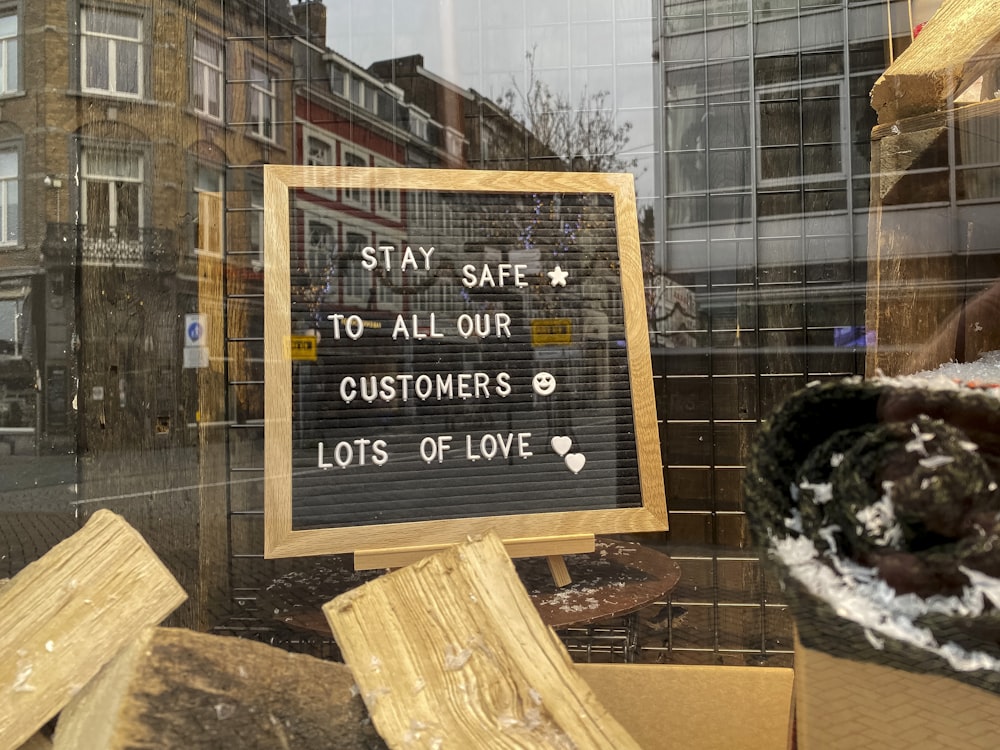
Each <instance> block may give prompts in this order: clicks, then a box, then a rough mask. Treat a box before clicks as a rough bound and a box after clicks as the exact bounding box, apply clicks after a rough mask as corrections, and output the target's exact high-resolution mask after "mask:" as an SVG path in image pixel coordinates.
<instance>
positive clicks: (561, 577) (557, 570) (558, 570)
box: [545, 555, 573, 588]
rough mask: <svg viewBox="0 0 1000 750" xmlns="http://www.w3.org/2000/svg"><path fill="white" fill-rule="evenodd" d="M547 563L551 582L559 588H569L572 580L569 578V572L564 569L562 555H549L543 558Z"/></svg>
mask: <svg viewBox="0 0 1000 750" xmlns="http://www.w3.org/2000/svg"><path fill="white" fill-rule="evenodd" d="M545 559H546V560H547V561H548V563H549V572H550V573H551V574H552V580H553V582H554V583H555V584H556V586H558V587H559V588H562V587H563V586H569V584H570V583H572V582H573V579H572V578H570V577H569V570H567V569H566V560H565V559H563V556H562V555H549V556H548V557H546V558H545Z"/></svg>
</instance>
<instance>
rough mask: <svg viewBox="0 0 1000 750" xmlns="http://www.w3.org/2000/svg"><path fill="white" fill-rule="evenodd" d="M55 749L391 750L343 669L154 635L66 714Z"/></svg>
mask: <svg viewBox="0 0 1000 750" xmlns="http://www.w3.org/2000/svg"><path fill="white" fill-rule="evenodd" d="M54 740H55V741H54V750H78V749H79V748H86V747H94V748H101V750H126V749H127V748H153V747H157V748H183V750H199V749H204V750H214V749H215V748H239V750H272V748H299V750H328V749H329V748H337V749H338V750H377V749H381V750H384V748H385V744H384V743H383V742H382V741H381V740H380V739H379V737H378V734H377V733H376V732H375V729H374V728H373V727H372V725H371V722H370V721H369V720H368V717H367V714H366V712H365V707H364V705H363V704H362V702H361V698H359V697H358V695H357V691H356V689H354V678H353V677H352V676H351V673H350V670H349V669H348V668H347V667H346V666H344V665H343V664H339V663H335V662H329V661H323V660H321V659H316V658H313V657H311V656H306V655H304V654H292V653H288V652H287V651H283V650H281V649H278V648H274V647H272V646H268V645H265V644H263V643H257V642H255V641H249V640H245V639H242V638H233V637H227V636H220V635H208V634H205V633H196V632H194V631H191V630H186V629H180V628H148V629H147V630H146V631H145V632H143V633H142V635H141V636H140V637H139V638H138V639H136V640H135V641H134V642H133V643H132V645H131V646H129V648H127V649H126V650H125V651H123V652H122V653H121V654H119V655H118V656H117V657H116V658H115V659H114V661H112V662H111V663H110V664H108V665H107V666H106V667H105V668H104V669H103V670H102V671H101V673H100V674H99V675H98V676H97V678H95V679H94V680H92V681H91V682H90V684H89V685H87V687H86V688H84V689H83V690H82V691H80V693H79V694H78V695H77V696H76V697H75V698H74V699H73V700H72V701H71V702H70V704H69V705H68V706H67V707H66V708H65V709H64V710H63V712H62V713H61V714H60V715H59V723H58V724H57V726H56V734H55V738H54Z"/></svg>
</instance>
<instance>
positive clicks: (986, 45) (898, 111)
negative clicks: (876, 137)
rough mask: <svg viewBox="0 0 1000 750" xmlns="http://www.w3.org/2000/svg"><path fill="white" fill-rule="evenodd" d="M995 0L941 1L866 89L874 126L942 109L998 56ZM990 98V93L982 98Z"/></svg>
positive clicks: (998, 1)
mask: <svg viewBox="0 0 1000 750" xmlns="http://www.w3.org/2000/svg"><path fill="white" fill-rule="evenodd" d="M998 39H1000V0H945V2H944V4H943V5H942V6H941V7H940V8H939V9H938V11H937V13H935V14H934V16H933V17H932V18H931V20H930V21H928V22H927V25H926V26H924V28H923V30H922V31H921V32H920V35H919V36H918V37H917V38H916V39H915V40H914V41H913V44H911V45H910V46H909V47H908V48H907V49H906V51H905V52H903V54H901V55H900V56H899V57H898V58H897V59H896V61H895V62H894V63H893V64H892V65H890V66H889V68H888V69H887V70H886V71H885V73H884V74H883V75H882V76H881V77H880V78H879V79H878V80H877V81H876V82H875V86H874V87H873V88H872V96H871V103H872V107H873V108H874V109H875V111H876V112H878V121H879V123H880V124H892V123H893V122H895V121H896V120H900V119H902V118H905V117H912V116H914V115H921V114H924V113H927V112H934V111H936V110H941V109H945V108H946V107H947V106H949V102H950V100H952V99H953V98H954V97H955V95H956V94H960V93H961V92H962V91H963V90H965V89H966V88H968V87H969V86H970V85H972V84H973V83H974V82H975V80H976V79H977V78H979V77H980V76H981V75H983V74H984V73H988V72H990V71H991V70H992V69H995V68H996V67H997V65H998V60H1000V48H998ZM986 98H991V97H986Z"/></svg>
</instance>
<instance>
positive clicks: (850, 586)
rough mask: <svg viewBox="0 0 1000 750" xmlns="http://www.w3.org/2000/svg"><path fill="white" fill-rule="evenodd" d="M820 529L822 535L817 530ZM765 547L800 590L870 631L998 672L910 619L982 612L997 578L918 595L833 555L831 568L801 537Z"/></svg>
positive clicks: (992, 661)
mask: <svg viewBox="0 0 1000 750" xmlns="http://www.w3.org/2000/svg"><path fill="white" fill-rule="evenodd" d="M820 533H821V535H822V531H821V532H820ZM770 551H771V554H772V555H773V556H774V557H775V558H777V559H778V560H779V561H780V562H781V563H783V564H784V565H785V567H786V568H787V569H788V572H789V574H790V575H791V576H792V577H793V578H794V579H795V580H797V581H798V582H799V583H801V584H802V586H803V587H804V588H805V589H806V591H808V592H809V593H810V594H811V595H813V596H815V597H817V598H818V599H821V600H822V601H825V602H827V603H828V604H829V605H830V606H831V607H833V609H834V611H835V612H836V613H837V615H838V616H840V617H843V618H844V619H846V620H850V621H851V622H854V623H856V624H858V625H860V626H861V627H862V628H865V629H866V630H870V631H871V633H872V634H873V635H874V634H877V637H885V638H894V639H896V640H898V641H901V642H903V643H907V644H909V645H911V646H914V647H915V648H918V649H921V650H923V651H928V652H930V653H934V654H937V655H938V656H940V657H942V658H943V659H945V660H946V661H947V662H948V664H949V665H950V666H951V667H952V668H953V669H955V670H956V671H963V672H964V671H971V670H976V669H989V670H993V671H998V672H1000V659H996V658H994V657H992V656H990V655H989V654H986V653H983V652H980V651H972V652H970V651H966V650H965V649H963V648H961V647H959V646H957V645H955V644H953V643H946V644H943V645H942V644H939V643H938V642H937V641H936V639H935V638H934V635H933V633H931V631H930V630H928V629H927V628H922V627H918V626H917V625H916V624H915V623H914V618H915V617H916V616H918V615H922V614H926V613H929V612H939V613H941V614H945V615H951V616H975V615H976V613H979V612H982V611H983V607H984V605H985V599H986V598H988V596H994V595H1000V594H998V588H997V587H1000V581H997V580H996V579H993V578H991V577H990V576H985V575H984V574H980V575H978V576H975V577H971V576H970V585H969V586H967V587H966V588H965V590H964V591H963V594H962V596H961V597H943V596H932V597H928V598H927V599H924V598H923V597H920V596H917V595H916V594H904V595H898V594H897V593H896V592H895V590H894V589H893V588H892V587H891V586H889V584H887V583H886V582H885V581H883V580H881V579H878V578H877V577H876V576H875V571H874V570H872V569H871V568H865V567H864V566H861V565H858V564H857V563H855V562H853V561H852V560H845V559H843V558H840V557H833V558H832V559H831V560H830V562H831V563H832V564H833V566H834V567H832V568H831V567H829V566H828V565H826V564H824V562H823V561H822V560H820V559H819V558H820V553H819V552H818V551H817V549H816V546H815V545H814V544H813V542H812V540H811V539H807V538H806V537H785V538H782V539H779V538H776V537H774V536H773V535H772V537H771V540H770ZM826 556H827V557H829V555H828V554H827V555H826ZM963 572H964V571H963ZM980 576H984V577H985V579H987V580H985V581H984V580H983V579H982V578H980ZM987 591H989V594H987ZM991 601H992V599H991ZM869 640H870V639H869Z"/></svg>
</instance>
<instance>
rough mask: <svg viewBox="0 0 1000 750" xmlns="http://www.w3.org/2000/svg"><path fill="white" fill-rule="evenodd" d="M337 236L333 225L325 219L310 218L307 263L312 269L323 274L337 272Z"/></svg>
mask: <svg viewBox="0 0 1000 750" xmlns="http://www.w3.org/2000/svg"><path fill="white" fill-rule="evenodd" d="M336 236H337V233H336V230H335V229H334V227H333V225H331V224H329V223H327V222H325V221H317V220H315V219H310V220H309V222H308V224H307V228H306V240H307V243H306V263H307V264H308V267H309V270H310V271H312V272H313V273H317V274H323V275H329V274H332V273H334V272H335V269H334V252H335V247H336Z"/></svg>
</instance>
